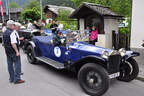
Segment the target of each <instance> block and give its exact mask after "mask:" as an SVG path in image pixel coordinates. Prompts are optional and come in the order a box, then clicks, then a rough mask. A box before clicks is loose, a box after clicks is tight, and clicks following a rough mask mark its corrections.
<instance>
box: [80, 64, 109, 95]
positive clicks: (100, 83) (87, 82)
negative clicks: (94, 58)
mask: <svg viewBox="0 0 144 96" xmlns="http://www.w3.org/2000/svg"><path fill="white" fill-rule="evenodd" d="M78 81H79V84H80V86H81V87H82V89H83V90H84V91H85V92H86V93H87V94H88V95H91V96H101V95H103V94H104V93H105V92H106V91H107V90H108V88H109V81H110V80H109V76H108V72H107V71H106V70H105V69H104V68H103V67H101V66H99V65H97V64H94V63H87V64H86V65H84V66H83V67H82V68H81V69H80V71H79V73H78Z"/></svg>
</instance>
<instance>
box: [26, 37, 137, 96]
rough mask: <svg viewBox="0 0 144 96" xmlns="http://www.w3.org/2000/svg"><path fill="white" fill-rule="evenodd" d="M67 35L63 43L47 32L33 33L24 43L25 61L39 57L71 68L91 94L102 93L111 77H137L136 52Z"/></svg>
mask: <svg viewBox="0 0 144 96" xmlns="http://www.w3.org/2000/svg"><path fill="white" fill-rule="evenodd" d="M67 39H69V38H67ZM71 39H72V38H71ZM71 39H70V40H66V42H65V44H54V43H53V42H54V41H53V37H51V36H36V37H33V38H32V41H30V42H29V44H28V45H27V46H28V47H27V57H28V61H29V62H30V63H32V64H36V63H37V61H42V62H45V63H46V64H49V65H51V66H53V67H55V68H56V69H60V70H61V69H68V70H70V71H75V72H76V73H78V81H79V84H80V86H81V88H82V89H83V90H84V91H85V92H86V93H87V94H89V95H92V96H100V95H102V94H104V93H105V92H106V91H107V90H108V88H109V81H110V79H112V78H117V79H118V80H121V81H126V82H129V81H132V80H133V79H135V78H136V77H137V75H138V72H139V68H138V64H137V62H136V61H135V59H134V58H133V57H136V56H139V53H137V52H133V51H125V50H124V49H123V48H122V49H120V50H112V49H107V48H102V47H98V46H94V45H90V44H88V43H86V42H82V41H77V40H74V41H75V42H74V41H73V40H71ZM72 41H73V42H72Z"/></svg>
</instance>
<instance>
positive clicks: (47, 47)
mask: <svg viewBox="0 0 144 96" xmlns="http://www.w3.org/2000/svg"><path fill="white" fill-rule="evenodd" d="M32 40H33V42H34V43H35V44H36V47H37V48H39V49H40V51H41V54H42V56H45V57H47V58H50V59H53V60H55V61H58V62H61V63H64V61H72V62H76V61H78V60H79V59H81V58H83V57H85V56H89V55H93V56H99V57H101V54H102V52H103V51H105V50H107V51H108V52H109V53H111V52H112V50H111V49H107V48H103V47H98V46H94V45H90V44H88V43H85V42H76V43H71V44H69V45H67V46H54V45H53V44H51V43H50V41H51V40H52V37H51V36H36V37H33V38H32ZM55 47H59V48H60V50H61V56H60V57H57V56H56V55H55V53H54V48H55Z"/></svg>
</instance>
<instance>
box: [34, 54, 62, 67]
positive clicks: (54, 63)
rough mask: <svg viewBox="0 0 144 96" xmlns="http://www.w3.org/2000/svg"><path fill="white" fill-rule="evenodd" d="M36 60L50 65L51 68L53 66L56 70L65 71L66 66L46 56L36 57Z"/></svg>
mask: <svg viewBox="0 0 144 96" xmlns="http://www.w3.org/2000/svg"><path fill="white" fill-rule="evenodd" d="M36 59H37V60H39V61H42V62H44V63H46V64H48V65H50V66H52V67H54V68H56V69H64V68H65V67H64V64H62V63H59V62H57V61H54V60H52V59H49V58H47V57H44V56H41V57H36Z"/></svg>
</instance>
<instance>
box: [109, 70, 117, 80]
mask: <svg viewBox="0 0 144 96" xmlns="http://www.w3.org/2000/svg"><path fill="white" fill-rule="evenodd" d="M119 76H120V72H117V73H114V74H111V75H109V78H110V79H112V78H116V77H119Z"/></svg>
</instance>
